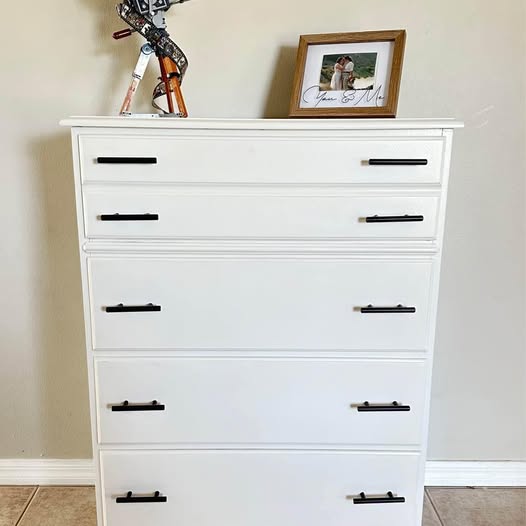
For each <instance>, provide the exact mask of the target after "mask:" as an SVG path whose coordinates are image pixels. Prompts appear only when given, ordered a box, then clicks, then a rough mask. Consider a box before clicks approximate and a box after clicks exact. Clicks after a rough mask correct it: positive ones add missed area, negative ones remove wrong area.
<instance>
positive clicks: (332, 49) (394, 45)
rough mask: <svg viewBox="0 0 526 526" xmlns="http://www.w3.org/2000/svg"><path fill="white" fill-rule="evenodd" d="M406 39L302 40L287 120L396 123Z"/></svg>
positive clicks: (367, 35)
mask: <svg viewBox="0 0 526 526" xmlns="http://www.w3.org/2000/svg"><path fill="white" fill-rule="evenodd" d="M405 38H406V33H405V31H404V30H396V31H366V32H362V33H335V34H328V35H302V36H301V37H300V44H299V49H298V60H297V65H296V75H295V79H294V90H293V94H292V101H291V106H290V113H289V116H290V117H396V108H397V106H398V94H399V91H400V79H401V76H402V64H403V60H404V49H405Z"/></svg>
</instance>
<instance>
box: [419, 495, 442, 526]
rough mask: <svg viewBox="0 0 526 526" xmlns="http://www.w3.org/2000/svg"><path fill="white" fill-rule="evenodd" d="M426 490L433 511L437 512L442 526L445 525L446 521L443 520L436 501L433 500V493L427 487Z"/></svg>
mask: <svg viewBox="0 0 526 526" xmlns="http://www.w3.org/2000/svg"><path fill="white" fill-rule="evenodd" d="M424 491H425V493H426V495H427V498H428V500H429V504H431V507H432V508H433V511H434V512H435V515H436V516H437V519H438V522H439V523H440V526H445V524H444V521H443V520H442V517H441V516H440V513H438V509H437V507H436V505H435V503H434V502H433V498H432V497H431V493H429V491H428V490H427V488H425V489H424Z"/></svg>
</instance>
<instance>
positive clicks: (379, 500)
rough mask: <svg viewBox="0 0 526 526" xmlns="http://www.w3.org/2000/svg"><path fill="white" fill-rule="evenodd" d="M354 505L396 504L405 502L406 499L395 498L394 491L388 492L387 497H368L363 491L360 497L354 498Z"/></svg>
mask: <svg viewBox="0 0 526 526" xmlns="http://www.w3.org/2000/svg"><path fill="white" fill-rule="evenodd" d="M352 501H353V504H395V503H397V502H405V497H395V496H394V495H393V492H392V491H388V492H387V494H386V496H385V497H367V495H366V494H365V493H364V492H363V491H362V492H361V493H360V496H359V497H354V498H353V500H352Z"/></svg>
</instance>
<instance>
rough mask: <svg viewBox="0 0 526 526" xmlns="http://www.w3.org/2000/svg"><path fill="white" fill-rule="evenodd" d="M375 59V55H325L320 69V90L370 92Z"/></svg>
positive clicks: (374, 70)
mask: <svg viewBox="0 0 526 526" xmlns="http://www.w3.org/2000/svg"><path fill="white" fill-rule="evenodd" d="M376 58H377V54H376V53H354V54H351V55H325V56H324V57H323V63H322V67H321V74H320V90H322V91H346V90H372V89H373V87H374V81H375V72H376Z"/></svg>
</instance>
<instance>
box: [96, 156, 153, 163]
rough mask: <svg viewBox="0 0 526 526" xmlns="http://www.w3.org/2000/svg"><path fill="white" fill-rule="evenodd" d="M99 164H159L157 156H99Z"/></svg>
mask: <svg viewBox="0 0 526 526" xmlns="http://www.w3.org/2000/svg"><path fill="white" fill-rule="evenodd" d="M97 164H157V157H97Z"/></svg>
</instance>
